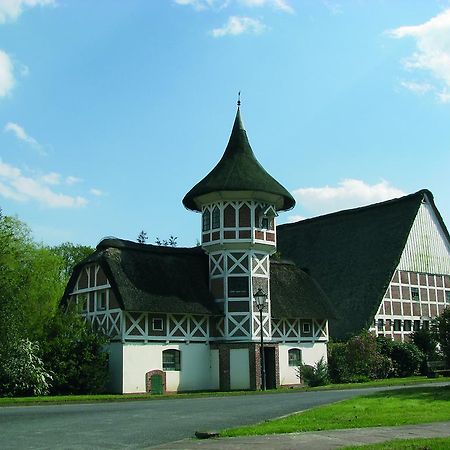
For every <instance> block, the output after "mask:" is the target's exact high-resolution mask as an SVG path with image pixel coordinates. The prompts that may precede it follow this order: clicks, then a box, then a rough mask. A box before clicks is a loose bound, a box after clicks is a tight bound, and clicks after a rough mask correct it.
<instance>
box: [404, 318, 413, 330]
mask: <svg viewBox="0 0 450 450" xmlns="http://www.w3.org/2000/svg"><path fill="white" fill-rule="evenodd" d="M411 325H412V323H411V321H410V320H405V321H404V322H403V331H411Z"/></svg>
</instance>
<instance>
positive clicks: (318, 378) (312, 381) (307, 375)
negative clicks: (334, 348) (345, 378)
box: [297, 357, 329, 387]
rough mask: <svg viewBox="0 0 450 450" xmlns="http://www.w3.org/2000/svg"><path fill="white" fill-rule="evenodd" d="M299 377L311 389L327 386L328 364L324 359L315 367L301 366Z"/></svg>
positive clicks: (298, 369) (298, 370)
mask: <svg viewBox="0 0 450 450" xmlns="http://www.w3.org/2000/svg"><path fill="white" fill-rule="evenodd" d="M297 377H298V378H299V379H300V380H303V381H304V382H305V383H306V384H307V385H308V386H310V387H316V386H325V385H326V384H328V383H329V378H328V366H327V363H326V362H325V361H324V360H323V357H322V358H320V360H319V361H317V363H316V364H315V365H314V366H308V365H306V364H301V365H300V366H299V367H298V368H297Z"/></svg>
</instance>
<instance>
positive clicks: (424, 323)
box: [422, 320, 430, 330]
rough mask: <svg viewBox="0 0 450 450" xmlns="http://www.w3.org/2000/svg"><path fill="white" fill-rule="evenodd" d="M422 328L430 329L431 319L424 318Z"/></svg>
mask: <svg viewBox="0 0 450 450" xmlns="http://www.w3.org/2000/svg"><path fill="white" fill-rule="evenodd" d="M422 329H423V330H429V329H430V321H429V320H424V321H423V322H422Z"/></svg>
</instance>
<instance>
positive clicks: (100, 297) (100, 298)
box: [97, 291, 106, 311]
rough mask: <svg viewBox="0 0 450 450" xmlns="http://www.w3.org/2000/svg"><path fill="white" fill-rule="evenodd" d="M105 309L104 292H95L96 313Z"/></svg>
mask: <svg viewBox="0 0 450 450" xmlns="http://www.w3.org/2000/svg"><path fill="white" fill-rule="evenodd" d="M105 309H106V292H105V291H102V292H97V311H103V310H105Z"/></svg>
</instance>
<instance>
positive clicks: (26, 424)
mask: <svg viewBox="0 0 450 450" xmlns="http://www.w3.org/2000/svg"><path fill="white" fill-rule="evenodd" d="M375 390H379V389H357V390H345V391H328V392H327V391H316V392H294V393H287V394H273V395H270V394H269V395H243V396H233V397H208V398H195V399H173V400H152V401H135V402H117V403H101V404H97V403H96V404H92V403H91V404H84V405H83V404H78V405H51V406H21V407H15V406H14V407H3V408H0V448H2V449H31V448H33V449H43V448H46V449H48V448H58V449H59V448H70V449H100V448H107V449H116V448H130V449H132V448H133V449H134V448H144V447H150V446H154V445H157V444H162V443H167V442H173V441H175V440H179V439H183V438H186V437H191V436H193V433H194V432H195V431H196V430H211V429H222V428H226V427H232V426H238V425H242V424H249V423H256V422H260V421H262V420H265V419H270V418H274V417H279V416H281V415H284V414H289V413H292V412H296V411H301V410H305V409H308V408H312V407H314V406H318V405H323V404H326V403H331V402H335V401H338V400H343V399H346V398H350V397H354V396H357V395H363V394H365V393H368V392H373V391H375Z"/></svg>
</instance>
